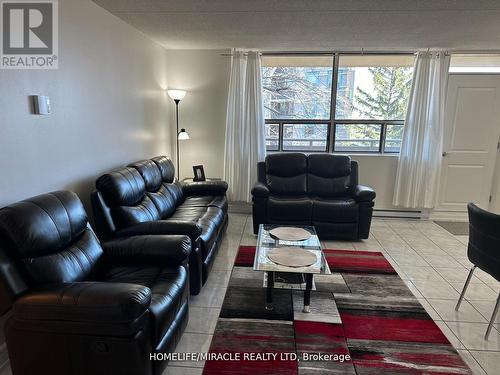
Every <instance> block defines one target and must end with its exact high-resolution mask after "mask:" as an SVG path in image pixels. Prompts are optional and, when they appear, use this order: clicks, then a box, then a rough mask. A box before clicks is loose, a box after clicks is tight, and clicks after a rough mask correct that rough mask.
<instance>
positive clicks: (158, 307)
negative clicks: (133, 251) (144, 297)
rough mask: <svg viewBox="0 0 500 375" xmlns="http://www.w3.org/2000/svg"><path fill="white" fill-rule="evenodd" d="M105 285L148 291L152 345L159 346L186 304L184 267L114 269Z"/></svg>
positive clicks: (107, 277) (185, 273)
mask: <svg viewBox="0 0 500 375" xmlns="http://www.w3.org/2000/svg"><path fill="white" fill-rule="evenodd" d="M105 279H106V281H112V282H122V283H131V284H138V285H143V286H146V287H148V288H149V289H151V305H150V306H149V311H150V314H151V320H152V323H153V324H152V325H153V333H154V338H153V342H155V343H156V342H159V341H160V339H161V338H162V337H163V336H164V335H165V333H166V332H167V331H168V329H169V328H170V326H171V325H172V322H173V321H174V319H175V317H176V315H177V313H178V312H179V310H180V309H181V307H182V305H183V304H184V302H186V301H187V291H188V288H186V284H187V282H188V277H187V271H186V269H185V268H184V267H183V266H180V265H179V266H169V267H130V266H129V267H115V268H111V269H110V270H109V272H108V274H107V275H106V277H105Z"/></svg>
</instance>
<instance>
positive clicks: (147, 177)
mask: <svg viewBox="0 0 500 375" xmlns="http://www.w3.org/2000/svg"><path fill="white" fill-rule="evenodd" d="M127 167H130V168H134V169H136V170H137V172H139V174H140V175H141V177H142V178H143V179H144V183H145V185H146V191H148V192H155V191H157V190H158V189H159V188H160V187H161V184H162V182H163V180H162V175H161V172H160V169H159V168H158V166H157V165H156V163H155V162H154V161H152V160H141V161H138V162H135V163H132V164H129V165H128V166H127Z"/></svg>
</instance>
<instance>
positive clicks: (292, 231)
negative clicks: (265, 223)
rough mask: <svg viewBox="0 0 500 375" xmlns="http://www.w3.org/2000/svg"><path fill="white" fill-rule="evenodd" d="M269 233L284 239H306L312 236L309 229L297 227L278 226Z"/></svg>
mask: <svg viewBox="0 0 500 375" xmlns="http://www.w3.org/2000/svg"><path fill="white" fill-rule="evenodd" d="M269 234H271V236H273V237H276V238H279V239H280V240H283V241H304V240H308V239H309V238H310V237H311V233H310V232H309V231H307V230H305V229H304V228H297V227H278V228H274V229H271V230H270V231H269Z"/></svg>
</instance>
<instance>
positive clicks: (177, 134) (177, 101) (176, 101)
mask: <svg viewBox="0 0 500 375" xmlns="http://www.w3.org/2000/svg"><path fill="white" fill-rule="evenodd" d="M180 101H181V100H180V99H174V102H175V119H176V123H177V127H176V129H177V132H176V133H175V138H176V141H177V153H176V154H177V180H179V102H180Z"/></svg>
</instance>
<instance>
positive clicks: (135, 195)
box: [96, 167, 161, 230]
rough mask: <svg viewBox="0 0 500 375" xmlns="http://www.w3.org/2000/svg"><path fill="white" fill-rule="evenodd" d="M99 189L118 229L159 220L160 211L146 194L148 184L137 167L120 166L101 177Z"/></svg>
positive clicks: (98, 182) (98, 181)
mask: <svg viewBox="0 0 500 375" xmlns="http://www.w3.org/2000/svg"><path fill="white" fill-rule="evenodd" d="M96 187H97V190H99V191H100V192H101V195H102V196H103V198H104V200H105V202H106V204H107V205H108V207H109V208H110V212H111V216H112V217H113V221H114V223H115V226H116V229H117V230H119V229H123V228H125V227H128V226H130V225H134V224H138V223H142V222H145V221H153V220H159V219H160V218H161V217H160V212H159V211H158V209H157V208H156V206H155V204H154V203H153V201H152V200H151V198H150V197H148V195H147V194H146V184H145V182H144V179H143V178H142V176H141V175H140V173H139V172H138V171H137V170H136V169H135V168H129V167H126V168H119V169H115V170H113V171H111V172H109V173H106V174H104V175H102V176H101V177H99V178H98V179H97V182H96Z"/></svg>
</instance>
